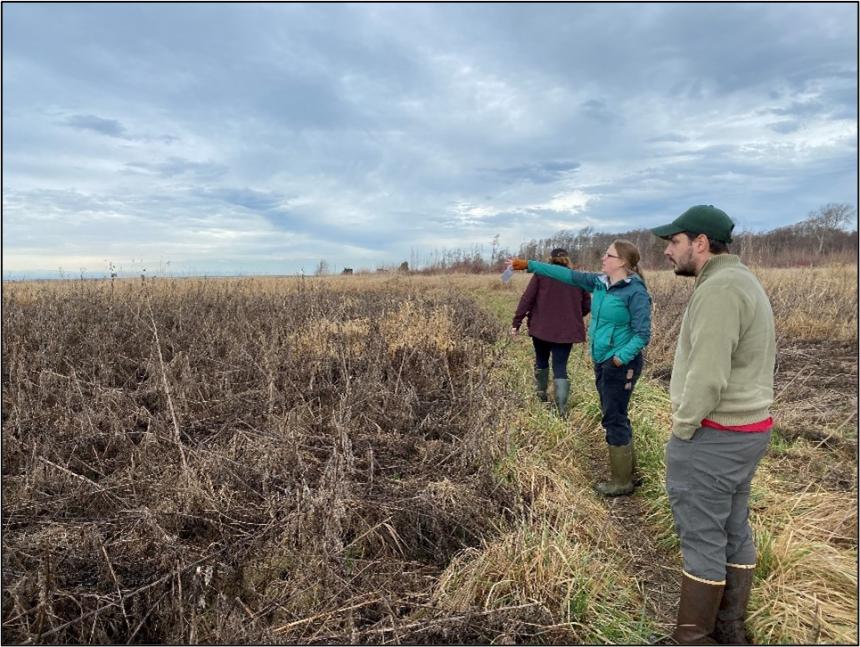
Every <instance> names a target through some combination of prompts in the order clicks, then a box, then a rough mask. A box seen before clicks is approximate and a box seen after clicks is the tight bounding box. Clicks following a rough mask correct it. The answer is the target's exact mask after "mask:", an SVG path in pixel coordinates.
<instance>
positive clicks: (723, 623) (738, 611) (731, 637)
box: [712, 566, 754, 645]
mask: <svg viewBox="0 0 860 647" xmlns="http://www.w3.org/2000/svg"><path fill="white" fill-rule="evenodd" d="M753 574H754V569H752V568H735V567H732V566H726V588H725V590H723V600H722V602H720V609H719V611H717V622H716V624H715V625H714V633H713V634H712V636H713V638H714V639H715V640H716V641H717V643H719V644H720V645H752V644H753V643H752V641H751V640H750V639H749V637H748V636H747V633H746V630H745V629H744V619H745V618H746V613H747V604H749V601H750V591H751V590H752V582H753Z"/></svg>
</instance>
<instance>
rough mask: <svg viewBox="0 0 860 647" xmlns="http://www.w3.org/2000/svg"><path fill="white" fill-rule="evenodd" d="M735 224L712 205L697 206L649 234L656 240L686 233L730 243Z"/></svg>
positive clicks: (655, 228)
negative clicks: (702, 235) (703, 235)
mask: <svg viewBox="0 0 860 647" xmlns="http://www.w3.org/2000/svg"><path fill="white" fill-rule="evenodd" d="M734 228H735V223H734V222H732V219H731V218H729V217H728V215H726V212H725V211H723V210H722V209H717V208H716V207H715V206H714V205H712V204H697V205H696V206H695V207H690V208H689V209H687V210H686V211H685V212H684V213H682V214H681V215H680V216H678V217H677V218H675V220H673V221H672V222H671V223H670V224H668V225H663V226H662V227H654V228H653V229H652V230H651V233H652V234H654V235H655V236H657V237H658V238H671V237H672V236H674V235H675V234H680V233H681V232H683V231H688V232H690V233H691V234H705V235H706V236H707V237H708V238H711V239H713V240H718V241H720V242H721V243H730V242H732V229H734Z"/></svg>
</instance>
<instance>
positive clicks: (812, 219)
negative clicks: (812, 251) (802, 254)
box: [800, 202, 857, 254]
mask: <svg viewBox="0 0 860 647" xmlns="http://www.w3.org/2000/svg"><path fill="white" fill-rule="evenodd" d="M856 215H857V211H856V210H855V209H854V207H852V206H851V205H850V204H845V203H844V202H838V203H837V202H831V203H829V204H825V205H824V206H823V207H819V208H818V209H817V210H816V211H810V212H809V215H808V216H807V217H806V220H804V221H803V222H802V223H800V224H801V227H802V228H803V229H805V230H806V231H808V232H809V233H810V234H812V235H813V236H814V237H815V239H816V240H817V241H818V251H817V253H818V254H821V252H822V251H823V250H824V243H825V241H827V239H828V238H829V236H830V234H832V233H833V232H834V230H839V229H842V228H843V227H845V226H846V225H848V224H849V223H851V221H852V220H854V217H855V216H856Z"/></svg>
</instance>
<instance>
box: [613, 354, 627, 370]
mask: <svg viewBox="0 0 860 647" xmlns="http://www.w3.org/2000/svg"><path fill="white" fill-rule="evenodd" d="M612 365H613V366H614V367H616V368H621V367H622V366H624V364H622V363H621V360H620V359H618V358H617V357H615V356H614V355H613V356H612Z"/></svg>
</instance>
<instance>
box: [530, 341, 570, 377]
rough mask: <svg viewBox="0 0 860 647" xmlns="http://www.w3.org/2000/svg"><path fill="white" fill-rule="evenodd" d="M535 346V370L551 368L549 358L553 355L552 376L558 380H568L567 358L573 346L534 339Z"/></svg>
mask: <svg viewBox="0 0 860 647" xmlns="http://www.w3.org/2000/svg"><path fill="white" fill-rule="evenodd" d="M532 343H533V344H534V346H535V368H537V369H544V368H549V356H550V354H551V355H552V376H553V378H555V379H556V380H566V379H567V358H568V357H570V349H571V348H573V344H572V343H570V344H560V343H556V342H552V341H544V340H543V339H538V338H537V337H532Z"/></svg>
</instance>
